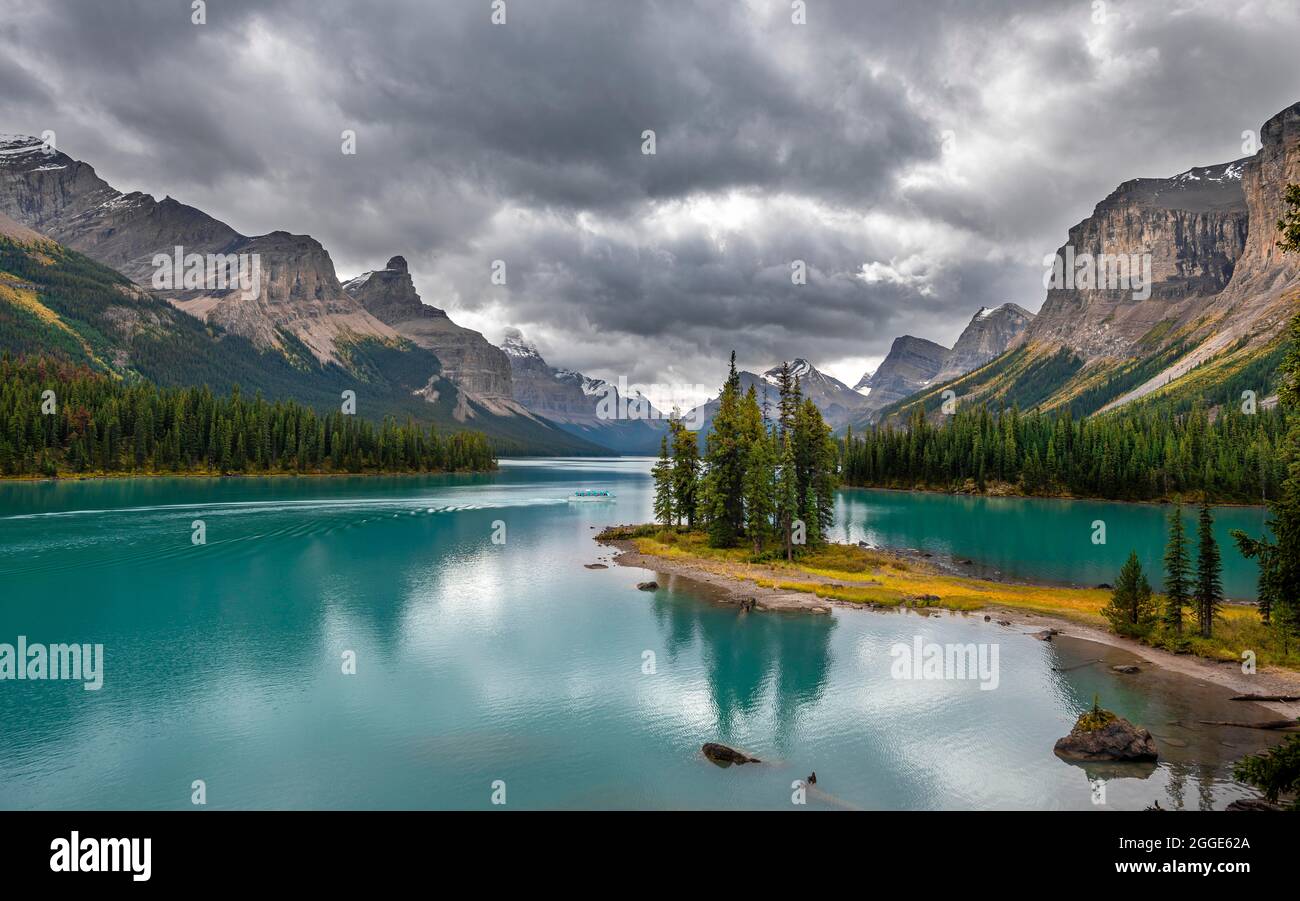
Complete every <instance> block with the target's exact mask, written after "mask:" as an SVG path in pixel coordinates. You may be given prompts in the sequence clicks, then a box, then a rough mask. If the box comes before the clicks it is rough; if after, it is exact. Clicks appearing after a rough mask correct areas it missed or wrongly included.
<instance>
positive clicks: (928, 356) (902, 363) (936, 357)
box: [854, 335, 948, 416]
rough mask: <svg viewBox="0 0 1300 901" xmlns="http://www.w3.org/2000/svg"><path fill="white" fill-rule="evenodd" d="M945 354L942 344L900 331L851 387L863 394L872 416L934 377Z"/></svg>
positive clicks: (945, 356)
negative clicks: (874, 366) (872, 368)
mask: <svg viewBox="0 0 1300 901" xmlns="http://www.w3.org/2000/svg"><path fill="white" fill-rule="evenodd" d="M947 356H948V348H946V347H944V346H943V345H942V344H936V343H935V342H933V341H928V340H926V339H925V338H917V337H916V336H915V335H901V336H899V337H897V338H895V339H894V343H893V344H892V345H891V346H890V348H889V353H888V354H887V355H886V356H885V359H884V360H882V361H881V363H880V366H879V367H877V369H876V371H875V372H874V373H873V374H872V375H871V376H870V377H868V376H866V375H864V376H863V377H862V378H861V379H859V380H858V387H857V388H856V389H854V390H855V391H856V392H857V393H858V396H860V397H862V399H863V401H864V404H865V409H866V411H867V412H868V414H869V415H872V416H873V415H875V412H876V411H878V410H880V409H882V408H883V407H887V406H889V405H890V404H892V403H893V402H894V401H896V400H902V399H903V398H904V397H908V396H909V395H912V394H915V393H916V392H917V391H919V390H920V389H922V388H924V387H925V386H926V385H929V384H930V383H931V382H932V381H934V379H935V377H936V376H938V375H939V372H940V370H941V369H942V368H943V364H944V360H945V359H946V358H947ZM863 395H865V396H863Z"/></svg>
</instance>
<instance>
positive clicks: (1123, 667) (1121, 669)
mask: <svg viewBox="0 0 1300 901" xmlns="http://www.w3.org/2000/svg"><path fill="white" fill-rule="evenodd" d="M1111 671H1112V672H1116V673H1123V674H1124V675H1126V676H1131V675H1133V674H1134V673H1140V672H1142V670H1141V668H1140V667H1137V666H1134V665H1133V664H1131V663H1119V664H1116V665H1115V666H1112V667H1111Z"/></svg>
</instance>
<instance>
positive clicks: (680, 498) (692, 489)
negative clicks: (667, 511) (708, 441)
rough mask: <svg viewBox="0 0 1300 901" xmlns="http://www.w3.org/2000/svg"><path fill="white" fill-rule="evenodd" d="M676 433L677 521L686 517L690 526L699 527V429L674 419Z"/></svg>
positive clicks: (673, 444) (688, 526) (675, 506)
mask: <svg viewBox="0 0 1300 901" xmlns="http://www.w3.org/2000/svg"><path fill="white" fill-rule="evenodd" d="M668 427H669V429H670V430H671V431H672V436H673V442H672V447H673V515H674V516H675V517H676V518H677V524H678V525H681V524H682V521H683V520H685V523H686V527H687V528H688V529H693V528H695V523H696V519H697V511H698V509H699V488H700V445H699V442H698V440H697V439H696V436H695V432H693V431H691V430H690V429H688V428H686V426H684V425H682V423H681V422H679V421H677V420H670V421H669V423H668Z"/></svg>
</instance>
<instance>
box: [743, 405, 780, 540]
mask: <svg viewBox="0 0 1300 901" xmlns="http://www.w3.org/2000/svg"><path fill="white" fill-rule="evenodd" d="M774 440H775V439H774V438H773V436H772V435H771V434H769V433H768V432H767V431H766V430H761V431H760V433H759V435H758V437H757V438H756V439H755V440H753V441H751V442H750V444H749V446H748V448H747V449H746V454H745V532H746V534H747V535H748V536H749V540H750V543H751V544H753V546H754V556H755V557H757V556H758V555H759V554H761V553H762V552H763V543H764V542H765V541H767V539H768V538H769V537H770V536H771V534H772V518H773V516H775V514H776V501H777V498H776V478H775V471H776V448H775V446H774V444H773V442H774Z"/></svg>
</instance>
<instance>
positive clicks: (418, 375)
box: [0, 135, 605, 454]
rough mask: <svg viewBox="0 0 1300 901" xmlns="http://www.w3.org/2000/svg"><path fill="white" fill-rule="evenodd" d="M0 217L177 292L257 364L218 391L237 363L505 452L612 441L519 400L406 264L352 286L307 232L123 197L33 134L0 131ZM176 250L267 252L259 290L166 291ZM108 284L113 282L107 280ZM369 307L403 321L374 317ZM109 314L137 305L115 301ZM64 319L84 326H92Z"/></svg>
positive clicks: (154, 293)
mask: <svg viewBox="0 0 1300 901" xmlns="http://www.w3.org/2000/svg"><path fill="white" fill-rule="evenodd" d="M0 213H3V214H5V215H6V216H7V217H8V218H10V219H12V220H13V221H15V222H16V223H18V224H21V225H23V226H26V227H27V228H29V229H31V230H32V231H34V232H36V233H39V234H40V235H41V236H42V237H43V238H47V239H50V240H51V241H53V242H55V243H56V244H57V245H59V246H62V247H66V248H68V249H70V250H72V251H78V252H80V253H82V254H84V255H85V256H86V257H89V258H90V259H91V260H94V261H95V262H97V263H100V264H102V265H103V266H105V267H108V268H109V269H111V270H114V271H116V272H118V273H121V274H122V275H124V276H126V278H127V279H129V280H130V281H131V282H134V283H135V285H136V286H138V288H139V289H140V290H139V291H138V292H132V296H133V297H134V298H135V299H136V300H138V301H139V302H140V303H146V300H145V298H146V295H145V292H148V294H147V297H148V298H149V299H161V300H165V301H166V302H167V303H169V304H171V306H172V308H174V309H176V310H179V311H182V312H184V313H186V314H189V316H188V317H185V318H191V319H192V320H193V321H194V322H196V323H199V324H200V325H201V326H203V328H201V329H200V332H199V333H200V334H202V335H206V336H207V340H208V342H209V343H211V344H212V345H213V347H211V348H204V350H205V353H209V354H210V355H211V354H215V358H221V357H222V356H223V355H229V353H230V352H231V349H232V348H235V349H237V355H238V356H239V357H240V358H241V359H244V360H246V361H255V362H254V364H250V365H240V366H235V365H233V363H232V364H231V365H229V366H218V367H217V368H216V372H215V373H213V374H212V379H211V380H210V383H211V384H213V385H214V387H215V386H217V385H222V384H228V383H229V382H230V381H231V379H230V377H229V376H230V374H232V373H236V372H237V373H239V380H238V381H239V383H240V384H241V386H242V387H243V388H244V389H245V390H248V391H252V390H258V389H261V390H264V391H265V392H266V393H267V395H268V396H277V395H276V394H275V393H273V391H272V388H273V387H274V389H275V392H284V393H286V394H287V396H292V397H295V398H298V399H300V400H303V401H305V402H310V403H313V404H316V405H322V404H325V403H329V404H330V405H337V404H338V403H339V400H338V398H339V394H340V392H341V391H342V390H347V389H351V390H355V391H356V392H357V397H358V409H359V411H360V412H363V413H368V414H370V415H373V416H382V415H387V414H397V415H403V416H405V415H412V416H415V417H417V418H419V419H422V420H427V421H430V422H434V423H436V424H439V425H441V426H444V427H447V428H475V429H479V430H481V431H483V432H485V433H487V434H488V435H489V436H490V437H491V438H493V439H494V441H495V442H496V444H497V446H498V447H499V448H500V449H501V450H503V451H506V452H532V453H587V454H591V453H600V452H602V451H604V450H605V448H603V447H602V446H600V445H595V444H591V443H589V442H587V441H585V440H583V439H582V438H581V437H579V436H576V435H574V434H573V433H571V432H569V431H567V430H565V429H563V428H560V427H559V426H558V425H557V424H555V423H552V422H549V421H547V420H546V419H545V418H543V417H540V416H534V415H531V414H529V413H528V411H527V410H525V409H523V408H522V407H519V406H518V405H517V404H513V402H512V401H511V400H510V396H509V382H508V380H509V373H508V367H507V366H506V365H504V364H503V361H504V354H502V353H501V352H500V351H498V350H496V349H495V348H492V347H491V345H490V344H488V343H487V341H486V340H482V336H481V335H478V333H477V332H471V331H469V330H468V329H461V328H459V327H458V326H455V325H454V324H453V323H451V322H450V320H448V319H447V318H446V316H445V314H443V313H442V312H441V311H439V310H435V309H434V308H432V307H428V308H425V307H424V305H423V304H420V301H419V297H418V295H416V294H415V292H414V288H413V286H412V285H410V279H409V276H408V275H407V274H406V273H405V271H404V265H403V266H402V267H401V268H402V269H403V271H401V272H398V271H390V270H387V269H386V270H384V271H383V273H382V274H381V273H370V275H371V276H372V279H371V280H365V277H363V278H362V279H355V280H353V281H352V282H351V283H349V284H350V288H351V290H350V291H349V290H345V289H344V286H343V285H341V284H340V283H339V280H338V278H337V276H336V275H335V272H334V264H333V262H332V261H331V260H330V256H329V253H328V252H327V251H326V250H325V248H324V247H322V246H321V244H320V243H319V242H317V241H316V240H315V239H313V238H311V237H309V236H307V235H291V234H288V233H287V232H272V233H270V234H267V235H261V236H257V237H248V236H245V235H242V234H239V233H238V232H236V231H235V230H234V229H232V228H231V227H230V226H228V225H226V224H225V223H223V222H220V221H219V220H217V219H214V218H213V217H211V216H209V215H208V214H206V213H204V212H203V211H202V210H198V209H196V208H194V207H191V206H186V205H184V204H181V203H179V202H177V201H175V200H173V199H171V198H170V197H168V198H165V199H163V200H161V201H158V200H155V199H154V198H153V197H151V196H149V195H147V194H141V193H138V192H137V193H131V194H123V193H122V192H120V191H118V190H116V189H114V188H113V187H112V186H110V185H109V184H108V183H107V182H105V181H104V180H103V179H101V178H99V176H98V175H96V174H95V170H94V169H93V168H92V167H91V166H89V165H87V164H86V163H83V162H79V161H77V160H74V159H72V158H71V157H69V156H67V155H66V154H64V153H61V152H58V151H56V150H54V149H53V148H49V147H47V146H45V145H44V144H43V143H42V142H41V141H40V140H39V139H37V138H32V137H26V136H21V135H0ZM177 247H180V248H183V253H184V254H185V255H189V254H198V255H202V256H203V257H205V258H206V257H207V256H208V255H214V256H216V255H220V256H222V257H226V256H228V255H229V256H231V257H237V256H239V255H241V254H244V255H250V256H251V255H253V254H256V256H257V259H258V260H259V261H260V284H259V285H258V290H257V291H256V292H246V291H241V290H240V289H239V288H237V287H226V288H224V289H216V288H209V287H202V286H200V287H192V288H186V287H185V286H184V285H183V284H177V285H173V286H172V287H169V288H162V289H160V288H156V287H155V286H154V275H155V272H156V271H157V267H156V266H155V265H154V263H155V257H156V256H157V255H159V254H163V255H167V256H171V255H172V254H173V253H174V251H175V248H177ZM397 260H400V257H395V258H394V261H397ZM391 264H392V262H391V261H390V265H391ZM78 265H80V264H78ZM96 277H97V278H98V277H99V273H97V275H96ZM109 281H111V280H110V279H107V278H105V279H104V283H105V284H108V282H109ZM204 284H210V281H205V282H204ZM40 287H42V288H44V287H45V286H40ZM250 293H255V294H256V296H249V295H250ZM40 296H41V297H47V296H49V295H47V294H46V293H43V292H42V293H41V294H40ZM367 304H369V305H371V306H373V307H374V308H375V309H376V310H377V311H379V313H380V315H382V316H384V317H385V318H387V319H389V320H391V322H392V323H393V324H389V322H388V321H385V320H384V319H381V318H379V316H376V315H374V314H372V313H371V312H370V310H369V309H368V308H367ZM412 304H415V305H414V306H412ZM146 306H147V307H148V309H149V313H148V318H149V319H150V321H151V324H153V325H154V326H155V327H156V328H157V329H160V330H161V331H162V332H163V333H168V332H170V333H171V334H170V335H168V334H160V335H159V336H158V340H159V341H161V342H162V343H164V344H165V343H166V341H167V340H169V339H171V340H174V341H176V342H178V346H179V345H180V344H184V345H186V346H189V343H190V342H191V337H192V335H191V333H192V332H193V329H192V327H191V325H190V323H187V322H185V321H184V318H182V319H177V318H176V317H175V316H171V315H163V314H162V313H161V312H160V311H158V309H157V308H156V307H155V306H152V305H148V304H147V303H146ZM113 310H117V312H112V311H113ZM100 312H103V313H108V312H112V315H114V316H117V317H119V318H122V317H125V315H126V314H125V313H122V312H121V311H120V304H116V303H115V304H114V305H113V306H112V307H111V308H109V309H108V310H105V311H100ZM135 313H139V310H138V309H136V310H135ZM408 317H409V318H408ZM96 318H97V319H98V318H99V317H98V316H97V317H96ZM136 318H138V317H136ZM155 319H156V320H157V322H156V323H155V322H153V320H155ZM63 325H64V326H66V327H67V328H69V329H71V330H73V331H78V330H80V329H84V328H85V327H87V325H88V324H87V323H85V322H81V323H78V322H73V321H66V322H63ZM111 325H112V323H110V326H111ZM178 330H179V331H178ZM96 331H97V336H96V340H100V339H101V338H102V339H103V340H106V341H108V342H109V344H110V345H111V346H108V347H104V348H101V350H102V351H103V352H102V354H100V355H99V356H98V357H97V360H98V363H99V364H100V365H102V366H103V367H105V368H108V369H112V370H114V371H117V372H123V373H125V372H130V371H136V372H140V373H141V374H146V375H148V376H149V377H150V378H152V379H155V380H157V381H159V382H160V383H162V384H169V383H190V382H194V381H197V380H198V377H199V376H198V371H199V370H198V369H197V368H191V367H186V366H185V365H183V364H177V365H175V366H165V367H158V366H153V367H150V366H149V365H148V364H147V363H146V362H145V361H142V360H141V359H139V352H140V351H139V348H137V347H134V346H133V344H132V342H133V341H134V338H135V333H134V332H130V331H129V330H128V331H124V330H123V329H121V328H113V327H109V328H107V329H97V330H96ZM182 332H183V333H184V334H185V336H186V337H182V336H181V334H182ZM476 339H477V340H476ZM191 350H193V349H192V348H191ZM493 354H495V356H496V361H495V363H496V366H497V368H498V369H500V370H503V371H505V380H506V381H505V383H504V384H500V383H495V384H494V383H493V381H492V378H491V376H490V375H488V374H485V372H484V370H490V369H491V367H492V365H493V360H492V359H491V358H492V356H493ZM444 360H446V361H448V362H450V363H451V364H452V368H451V369H450V370H447V371H444V363H443V361H444ZM476 367H477V368H476ZM461 378H464V379H465V381H466V382H467V383H468V384H472V385H474V387H475V388H481V389H484V390H483V394H482V395H480V394H478V393H477V392H476V391H475V390H473V389H466V388H463V387H462V386H461V384H460V382H459V379H461ZM494 389H495V390H494Z"/></svg>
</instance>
